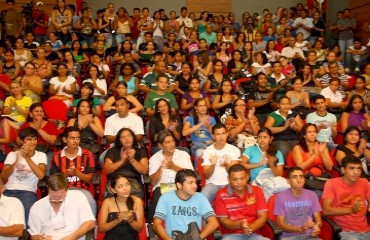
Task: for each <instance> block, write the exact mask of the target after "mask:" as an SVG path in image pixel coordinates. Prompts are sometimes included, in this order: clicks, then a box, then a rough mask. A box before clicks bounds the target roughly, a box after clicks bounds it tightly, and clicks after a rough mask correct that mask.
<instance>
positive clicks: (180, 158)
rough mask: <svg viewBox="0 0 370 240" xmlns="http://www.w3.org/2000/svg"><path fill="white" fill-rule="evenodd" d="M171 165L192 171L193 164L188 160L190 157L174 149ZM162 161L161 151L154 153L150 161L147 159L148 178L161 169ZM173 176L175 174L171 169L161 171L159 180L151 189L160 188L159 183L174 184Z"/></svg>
mask: <svg viewBox="0 0 370 240" xmlns="http://www.w3.org/2000/svg"><path fill="white" fill-rule="evenodd" d="M172 159H173V163H174V164H175V165H177V166H179V167H181V168H184V169H191V170H193V169H194V168H193V164H192V163H191V160H190V155H189V154H188V153H187V152H185V151H181V150H178V149H176V150H175V152H174V154H173V158H172ZM163 160H164V156H163V152H162V150H161V151H159V152H157V153H155V154H154V155H153V156H152V157H151V158H150V159H149V176H151V175H153V174H154V173H155V172H157V171H158V169H159V168H160V167H161V165H162V162H163ZM175 176H176V172H175V171H174V170H171V169H163V170H162V175H161V178H160V179H159V181H158V183H157V184H156V185H155V186H153V189H156V188H157V187H159V186H160V184H161V183H174V182H175Z"/></svg>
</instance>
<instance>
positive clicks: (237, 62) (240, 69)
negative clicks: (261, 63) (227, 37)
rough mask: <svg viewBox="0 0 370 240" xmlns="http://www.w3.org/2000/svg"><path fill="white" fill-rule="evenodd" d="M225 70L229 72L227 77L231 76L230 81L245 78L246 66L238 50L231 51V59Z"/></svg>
mask: <svg viewBox="0 0 370 240" xmlns="http://www.w3.org/2000/svg"><path fill="white" fill-rule="evenodd" d="M227 68H228V71H229V76H232V79H235V80H237V79H239V78H243V77H246V74H245V73H246V72H247V71H248V64H246V63H245V62H243V59H242V52H240V51H239V50H234V51H233V57H232V59H231V60H230V61H229V62H228V63H227Z"/></svg>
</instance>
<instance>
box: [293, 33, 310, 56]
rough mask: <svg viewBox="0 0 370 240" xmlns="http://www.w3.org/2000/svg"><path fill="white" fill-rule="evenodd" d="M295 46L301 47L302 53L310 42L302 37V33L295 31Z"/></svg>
mask: <svg viewBox="0 0 370 240" xmlns="http://www.w3.org/2000/svg"><path fill="white" fill-rule="evenodd" d="M295 47H297V48H300V49H302V51H303V53H304V54H306V53H307V51H308V48H309V47H310V42H309V41H306V40H304V39H303V34H302V33H300V32H299V33H297V36H296V42H295Z"/></svg>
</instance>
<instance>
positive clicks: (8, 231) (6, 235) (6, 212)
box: [0, 179, 25, 240]
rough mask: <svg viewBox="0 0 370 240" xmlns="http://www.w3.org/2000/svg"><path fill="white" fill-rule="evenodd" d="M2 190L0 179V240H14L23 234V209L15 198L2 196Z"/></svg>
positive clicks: (2, 185)
mask: <svg viewBox="0 0 370 240" xmlns="http://www.w3.org/2000/svg"><path fill="white" fill-rule="evenodd" d="M4 190H5V187H4V184H3V181H1V179H0V219H1V224H0V239H2V240H15V239H18V238H19V237H21V236H22V234H23V229H24V226H25V218H24V208H23V205H22V202H21V201H19V200H18V199H17V198H14V197H7V196H4V195H2V193H3V191H4Z"/></svg>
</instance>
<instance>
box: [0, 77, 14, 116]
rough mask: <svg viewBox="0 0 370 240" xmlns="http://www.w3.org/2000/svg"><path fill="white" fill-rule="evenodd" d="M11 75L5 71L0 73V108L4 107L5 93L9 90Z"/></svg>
mask: <svg viewBox="0 0 370 240" xmlns="http://www.w3.org/2000/svg"><path fill="white" fill-rule="evenodd" d="M10 81H11V79H10V77H9V76H8V75H6V74H4V73H0V110H1V111H2V109H3V107H4V101H5V97H6V96H5V94H6V93H8V92H9V90H10V88H9V85H10Z"/></svg>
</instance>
